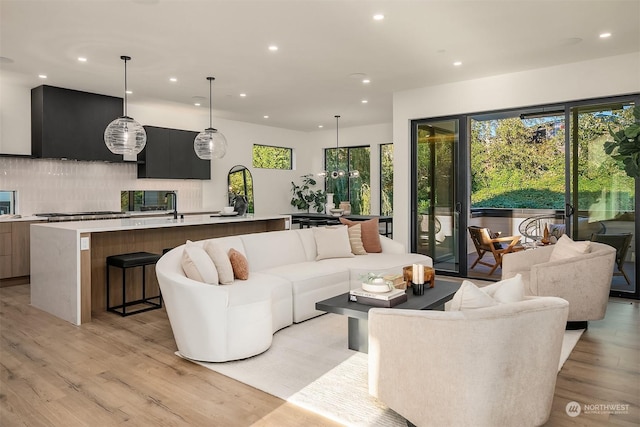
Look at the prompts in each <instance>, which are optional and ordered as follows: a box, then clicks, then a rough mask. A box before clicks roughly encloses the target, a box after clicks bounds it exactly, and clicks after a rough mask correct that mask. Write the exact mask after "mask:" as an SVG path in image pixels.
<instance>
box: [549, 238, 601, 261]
mask: <svg viewBox="0 0 640 427" xmlns="http://www.w3.org/2000/svg"><path fill="white" fill-rule="evenodd" d="M589 252H591V242H590V241H588V240H586V241H578V242H574V241H573V240H571V238H570V237H569V236H567V235H566V234H563V235H562V236H560V238H559V239H558V243H556V244H555V245H554V246H553V251H552V252H551V256H550V257H549V261H559V260H562V259H568V258H574V257H577V256H580V255H582V254H588V253H589Z"/></svg>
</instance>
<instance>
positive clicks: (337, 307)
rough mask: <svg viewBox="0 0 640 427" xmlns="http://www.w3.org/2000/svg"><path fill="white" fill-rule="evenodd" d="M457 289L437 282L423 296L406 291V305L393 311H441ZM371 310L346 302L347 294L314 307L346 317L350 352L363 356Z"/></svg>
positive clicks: (454, 284)
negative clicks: (359, 353) (358, 352)
mask: <svg viewBox="0 0 640 427" xmlns="http://www.w3.org/2000/svg"><path fill="white" fill-rule="evenodd" d="M458 288H460V283H457V282H449V281H446V280H438V279H436V285H435V286H434V287H433V288H425V290H424V294H423V295H419V296H418V295H413V290H412V289H410V288H409V289H407V301H406V302H403V303H402V304H398V305H396V306H395V307H393V308H394V309H396V308H403V309H409V310H444V303H445V302H447V301H449V300H450V299H451V298H453V294H455V293H456V291H457V290H458ZM371 308H373V306H371V305H365V304H359V303H357V302H352V301H349V293H345V294H341V295H338V296H336V297H333V298H329V299H326V300H324V301H320V302H317V303H316V310H321V311H326V312H328V313H336V314H343V315H345V316H348V317H349V348H350V349H351V350H357V351H360V352H362V353H367V352H368V351H369V325H368V323H369V310H370V309H371Z"/></svg>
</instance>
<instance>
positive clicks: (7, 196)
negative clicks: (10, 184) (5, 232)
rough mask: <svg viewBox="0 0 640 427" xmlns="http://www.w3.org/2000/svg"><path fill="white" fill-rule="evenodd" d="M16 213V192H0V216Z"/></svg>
mask: <svg viewBox="0 0 640 427" xmlns="http://www.w3.org/2000/svg"><path fill="white" fill-rule="evenodd" d="M15 213H16V192H15V191H0V215H12V214H15Z"/></svg>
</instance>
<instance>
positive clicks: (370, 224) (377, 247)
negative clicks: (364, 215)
mask: <svg viewBox="0 0 640 427" xmlns="http://www.w3.org/2000/svg"><path fill="white" fill-rule="evenodd" d="M340 222H341V223H343V224H346V225H348V226H349V227H353V226H354V225H356V224H360V226H361V227H362V245H363V246H364V250H365V251H367V252H368V253H379V252H382V244H381V243H380V230H378V218H372V219H368V220H366V221H350V220H348V219H346V218H342V217H341V218H340Z"/></svg>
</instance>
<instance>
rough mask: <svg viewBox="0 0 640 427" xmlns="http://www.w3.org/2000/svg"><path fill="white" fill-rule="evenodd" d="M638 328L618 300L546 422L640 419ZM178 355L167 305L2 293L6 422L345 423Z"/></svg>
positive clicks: (575, 362)
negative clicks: (122, 308) (102, 305)
mask: <svg viewBox="0 0 640 427" xmlns="http://www.w3.org/2000/svg"><path fill="white" fill-rule="evenodd" d="M639 324H640V305H639V304H638V302H633V303H632V302H630V301H626V300H619V299H612V300H611V301H610V302H609V307H608V311H607V317H606V319H605V320H603V321H599V322H591V323H590V327H589V329H588V331H587V332H585V334H584V335H583V337H582V338H581V340H580V341H579V342H578V345H577V346H576V348H575V349H574V351H573V353H572V354H571V356H570V358H569V360H568V361H567V363H566V364H565V366H564V367H563V369H562V371H561V372H560V374H559V376H558V382H557V386H556V393H555V398H554V402H553V412H552V414H551V418H550V420H549V422H548V424H547V425H549V426H575V425H582V426H610V425H616V426H618V425H619V426H631V425H636V426H637V425H639V424H640V410H639V407H640V337H639V331H638V325H639ZM175 350H176V346H175V342H174V340H173V335H172V333H171V328H170V325H169V321H168V319H167V316H166V312H165V311H164V309H162V310H154V311H150V312H146V313H141V314H137V315H134V316H131V317H127V318H121V317H119V316H117V315H114V314H113V313H100V314H98V315H96V316H94V319H93V322H91V323H88V324H85V325H82V326H74V325H71V324H69V323H67V322H65V321H63V320H59V319H57V318H55V317H53V316H51V315H49V314H47V313H44V312H42V311H40V310H38V309H35V308H33V307H31V306H30V305H29V286H28V285H19V286H12V287H6V288H1V289H0V425H2V426H3V427H6V426H65V427H66V426H119V425H125V424H126V425H133V426H147V425H154V426H165V425H166V426H296V427H298V426H333V425H336V424H335V423H333V422H331V421H329V420H327V419H324V418H322V417H320V416H318V415H316V414H313V413H311V412H308V411H305V410H303V409H301V408H298V407H296V406H294V405H291V404H288V403H287V402H284V401H282V400H280V399H278V398H276V397H274V396H271V395H269V394H266V393H263V392H261V391H259V390H256V389H254V388H252V387H249V386H247V385H245V384H242V383H239V382H237V381H234V380H232V379H230V378H227V377H225V376H223V375H220V374H218V373H216V372H213V371H210V370H208V369H205V368H203V367H200V366H198V365H196V364H193V363H190V362H187V361H185V360H183V359H181V358H179V357H177V356H175V355H174V354H173V353H174V351H175ZM523 364H525V365H526V361H523ZM572 400H575V401H578V402H580V403H582V404H591V405H598V404H612V403H617V404H628V405H629V410H628V411H627V413H626V414H615V415H614V414H610V413H609V412H606V413H596V414H581V415H579V416H578V417H576V418H571V417H569V416H568V415H567V414H566V412H565V406H566V404H567V403H568V402H570V401H572ZM496 404H500V403H499V402H496ZM600 412H603V411H600Z"/></svg>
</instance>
